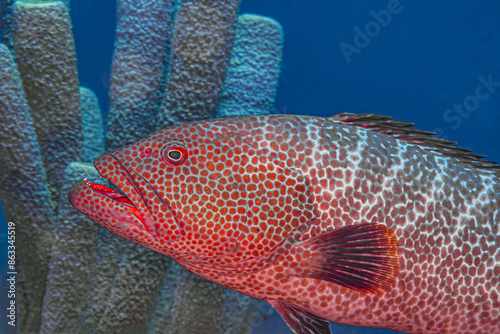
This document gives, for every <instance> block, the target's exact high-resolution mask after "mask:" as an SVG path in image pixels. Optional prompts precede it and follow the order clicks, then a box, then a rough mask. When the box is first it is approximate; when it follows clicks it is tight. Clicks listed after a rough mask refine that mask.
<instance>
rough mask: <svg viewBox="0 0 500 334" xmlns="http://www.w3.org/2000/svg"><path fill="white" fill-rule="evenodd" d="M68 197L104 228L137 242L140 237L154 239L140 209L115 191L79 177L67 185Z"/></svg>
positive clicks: (75, 205) (140, 240) (77, 207)
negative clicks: (69, 185) (148, 230)
mask: <svg viewBox="0 0 500 334" xmlns="http://www.w3.org/2000/svg"><path fill="white" fill-rule="evenodd" d="M68 198H69V201H70V203H71V205H73V207H75V208H76V209H77V210H78V211H81V212H82V213H84V214H85V215H87V216H88V217H89V218H90V219H92V220H93V221H95V222H96V223H98V224H99V225H101V226H102V227H104V228H106V229H107V230H109V231H111V232H113V233H115V234H118V235H119V236H122V237H124V238H127V239H129V240H131V239H135V240H136V241H135V242H138V243H139V242H140V243H141V244H142V240H143V239H142V238H147V239H150V241H151V242H153V241H154V238H153V237H152V236H151V235H150V234H149V233H148V232H147V230H146V228H145V225H144V223H143V221H144V218H143V216H142V215H141V213H140V212H139V211H138V210H137V208H136V207H135V206H134V205H133V204H132V203H131V202H130V200H128V199H127V198H126V196H124V195H122V194H121V193H120V192H119V191H116V190H114V189H111V188H108V187H105V186H102V185H100V184H96V183H92V182H89V181H87V180H86V179H81V180H80V181H78V182H76V183H75V184H74V185H73V186H72V187H71V189H70V191H69V193H68ZM127 236H128V237H127ZM138 236H141V237H142V238H139V237H138Z"/></svg>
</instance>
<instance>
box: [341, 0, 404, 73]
mask: <svg viewBox="0 0 500 334" xmlns="http://www.w3.org/2000/svg"><path fill="white" fill-rule="evenodd" d="M409 1H411V0H409ZM402 11H403V6H402V5H401V2H400V1H399V0H389V2H387V7H386V9H382V10H379V11H375V10H372V11H370V15H371V16H372V17H373V18H374V20H372V21H369V22H368V23H366V24H365V25H364V27H363V29H361V28H360V27H359V26H355V27H354V32H355V34H354V38H353V44H349V43H346V42H341V43H340V44H339V47H340V50H341V51H342V54H343V55H344V58H345V60H346V61H347V63H348V64H350V63H351V62H352V56H353V55H354V54H360V53H361V50H363V49H364V48H366V47H367V46H368V45H369V44H370V42H371V41H372V39H373V38H375V37H377V36H378V35H379V34H380V33H381V32H382V28H386V27H387V26H388V25H389V24H390V23H391V21H392V18H393V16H394V15H398V14H400V13H401V12H402Z"/></svg>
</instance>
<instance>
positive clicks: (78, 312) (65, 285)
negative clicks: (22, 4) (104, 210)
mask: <svg viewBox="0 0 500 334" xmlns="http://www.w3.org/2000/svg"><path fill="white" fill-rule="evenodd" d="M64 175H65V177H64V186H63V188H62V189H61V197H63V198H61V200H60V205H59V208H58V225H57V227H56V229H55V236H56V242H55V243H54V246H53V248H52V257H51V259H50V265H49V268H50V269H49V274H48V277H47V291H50V293H47V294H45V297H44V300H43V310H42V326H41V328H40V332H39V333H41V334H43V333H70V332H71V333H75V332H77V329H78V328H79V326H80V322H81V318H82V316H83V311H84V306H85V302H86V296H87V293H88V291H89V290H90V288H91V286H90V278H91V275H92V270H91V269H92V265H93V261H94V256H95V253H96V250H97V231H98V225H96V224H94V222H92V221H91V220H90V219H88V218H87V217H85V216H82V215H81V214H80V212H79V211H77V210H76V209H75V208H73V207H72V206H71V204H70V203H69V202H68V201H67V200H66V198H67V193H68V191H69V188H70V187H71V186H72V185H73V184H75V182H76V181H78V180H80V179H82V178H90V179H92V180H99V173H98V172H97V171H96V170H95V168H94V167H93V166H92V165H89V164H83V163H78V162H73V163H70V164H69V166H68V167H67V168H66V171H65V173H64Z"/></svg>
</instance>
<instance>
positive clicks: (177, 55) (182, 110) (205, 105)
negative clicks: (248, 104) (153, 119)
mask: <svg viewBox="0 0 500 334" xmlns="http://www.w3.org/2000/svg"><path fill="white" fill-rule="evenodd" d="M238 6H239V0H222V1H217V2H214V1H210V0H186V1H181V2H180V4H179V7H178V9H177V18H176V22H175V28H174V29H175V30H174V37H173V41H172V52H171V57H170V63H169V75H168V81H167V87H166V90H165V95H164V99H163V103H162V106H161V109H160V113H159V115H158V116H159V117H158V125H157V128H156V129H157V130H158V129H162V128H164V127H167V126H172V125H175V124H178V123H185V122H188V121H196V120H202V119H207V118H212V117H213V116H214V115H215V110H216V107H217V103H218V101H219V98H220V94H221V92H222V83H223V81H224V75H225V73H226V69H227V65H228V63H229V57H230V54H231V46H232V43H233V38H234V30H235V27H236V21H237V12H238Z"/></svg>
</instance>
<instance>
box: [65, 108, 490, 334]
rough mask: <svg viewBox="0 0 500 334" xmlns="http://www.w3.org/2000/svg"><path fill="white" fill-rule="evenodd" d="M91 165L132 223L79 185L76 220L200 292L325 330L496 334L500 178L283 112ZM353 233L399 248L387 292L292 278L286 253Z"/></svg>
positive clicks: (180, 129) (180, 135)
mask: <svg viewBox="0 0 500 334" xmlns="http://www.w3.org/2000/svg"><path fill="white" fill-rule="evenodd" d="M175 145H177V146H179V147H183V148H185V150H186V154H187V158H186V159H185V161H183V162H182V163H180V164H179V165H174V164H172V163H169V162H168V161H166V159H165V157H164V155H165V150H166V147H173V146H175ZM167 160H168V159H167ZM95 166H96V168H97V169H98V171H99V172H100V173H101V174H102V175H103V176H105V177H106V178H108V179H109V180H110V181H112V182H113V183H114V184H115V185H117V186H118V187H119V188H120V189H121V190H122V191H124V192H125V194H126V195H127V197H128V198H129V199H130V200H131V202H132V203H133V204H134V205H135V206H136V207H137V209H138V211H139V212H140V215H139V217H140V218H141V219H142V221H141V219H139V218H138V217H137V214H134V213H133V209H132V210H131V209H130V207H131V206H127V205H124V204H122V203H119V202H116V201H113V200H112V199H110V198H108V197H106V196H104V195H101V194H99V193H96V192H95V191H93V190H92V189H91V188H90V187H89V186H88V185H87V184H86V183H85V182H80V183H78V184H76V185H75V186H74V187H73V188H72V190H71V192H70V200H71V202H72V204H73V205H74V206H75V207H76V208H77V209H79V210H80V211H82V212H84V213H85V214H87V215H88V216H89V217H90V218H92V219H93V220H94V221H96V222H97V223H99V224H101V225H102V226H104V227H105V228H107V229H109V230H110V231H112V232H114V233H116V234H118V235H120V236H122V237H124V238H126V239H128V240H131V241H133V242H136V243H138V244H141V245H143V246H145V247H147V248H150V249H152V250H155V251H157V252H160V253H163V254H165V255H167V256H171V257H172V258H174V259H175V260H176V261H177V262H178V263H180V264H181V265H182V266H184V267H186V268H187V269H189V270H191V271H193V272H194V273H196V274H198V275H200V276H202V277H205V278H207V279H209V280H211V281H214V282H217V283H220V284H222V285H225V286H227V287H229V288H231V289H234V290H236V291H239V292H242V293H244V294H247V295H250V296H253V297H256V298H259V299H263V300H267V301H273V300H277V301H281V302H286V303H291V304H294V305H296V306H299V307H301V308H304V309H306V310H308V311H309V312H311V313H314V314H316V315H318V316H320V317H322V318H325V319H327V320H328V321H331V322H335V323H341V324H347V325H354V326H367V327H379V328H387V329H391V330H395V331H400V332H408V333H491V334H495V333H500V320H499V319H500V301H499V293H500V281H499V277H500V249H499V247H498V245H500V231H499V225H500V199H499V195H498V194H500V180H499V179H498V177H496V176H494V175H493V174H492V173H490V172H488V171H480V170H477V169H474V168H470V167H468V166H466V165H464V164H462V163H460V162H458V160H457V159H455V158H447V157H443V156H441V155H440V154H438V153H434V152H431V151H429V150H428V149H426V148H422V147H420V146H417V145H413V144H409V143H407V142H405V141H403V140H399V139H395V138H392V137H390V136H388V135H385V134H381V133H376V132H374V131H371V130H367V129H364V128H361V127H358V126H355V125H349V124H344V123H342V122H338V121H334V120H332V119H326V118H318V117H309V116H293V115H273V116H250V117H242V118H231V119H224V120H212V121H206V122H200V123H189V124H185V125H181V126H177V127H173V128H169V129H165V130H162V131H159V132H157V133H155V134H152V135H151V136H149V137H147V138H145V139H143V140H141V141H139V142H137V143H134V144H132V145H129V146H127V147H125V148H123V149H120V150H117V151H114V152H111V155H110V154H105V155H103V156H102V157H100V158H99V159H97V160H96V162H95ZM125 169H126V170H127V171H124V170H125ZM130 178H133V182H131V181H130ZM134 182H135V184H133V183H134ZM358 223H374V224H375V223H377V224H384V225H386V226H387V227H389V228H390V229H391V230H392V231H393V232H394V233H395V235H396V236H397V238H398V246H399V266H400V269H399V272H398V275H397V277H396V283H395V285H394V286H393V288H392V289H391V290H389V291H387V292H386V293H383V294H371V293H366V292H357V291H354V290H351V289H348V288H345V287H342V286H339V285H336V284H334V283H330V282H326V281H321V280H318V279H312V278H300V277H296V276H294V274H296V273H297V272H299V271H300V270H301V268H305V267H307V262H306V261H302V258H303V256H304V254H302V253H301V252H300V251H298V248H297V247H296V246H294V245H295V244H297V243H300V241H303V240H308V239H309V238H311V237H314V236H317V235H320V234H322V233H324V232H326V231H330V230H333V229H336V228H339V227H342V226H346V225H352V224H358Z"/></svg>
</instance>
